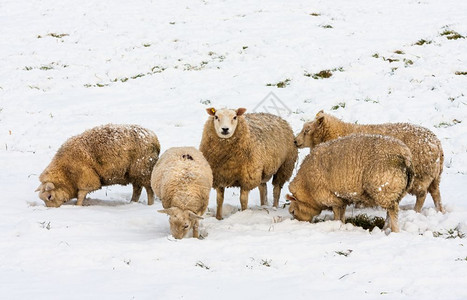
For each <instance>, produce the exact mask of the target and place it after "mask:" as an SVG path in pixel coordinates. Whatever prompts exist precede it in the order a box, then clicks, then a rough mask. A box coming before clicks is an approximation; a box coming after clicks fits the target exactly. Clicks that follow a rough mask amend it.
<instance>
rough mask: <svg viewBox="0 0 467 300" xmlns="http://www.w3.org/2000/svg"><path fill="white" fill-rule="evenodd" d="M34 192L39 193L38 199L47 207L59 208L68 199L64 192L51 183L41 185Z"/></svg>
mask: <svg viewBox="0 0 467 300" xmlns="http://www.w3.org/2000/svg"><path fill="white" fill-rule="evenodd" d="M36 192H39V198H41V199H42V201H44V202H45V206H47V207H59V206H61V205H62V204H63V203H65V202H66V201H68V198H69V197H68V193H67V192H66V191H65V190H63V189H61V188H56V187H55V185H54V184H53V183H52V182H45V183H41V185H39V187H38V188H37V189H36Z"/></svg>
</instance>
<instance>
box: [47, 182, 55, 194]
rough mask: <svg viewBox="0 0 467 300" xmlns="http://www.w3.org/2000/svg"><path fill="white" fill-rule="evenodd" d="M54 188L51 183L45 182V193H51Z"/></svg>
mask: <svg viewBox="0 0 467 300" xmlns="http://www.w3.org/2000/svg"><path fill="white" fill-rule="evenodd" d="M54 188H55V185H54V184H53V183H52V182H47V183H46V184H45V191H46V192H48V191H51V190H53V189H54Z"/></svg>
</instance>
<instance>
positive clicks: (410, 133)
mask: <svg viewBox="0 0 467 300" xmlns="http://www.w3.org/2000/svg"><path fill="white" fill-rule="evenodd" d="M352 133H367V134H381V135H386V136H391V137H394V138H396V139H399V140H401V141H402V142H403V143H404V144H406V145H407V147H409V149H410V151H411V152H412V163H413V168H414V172H415V177H414V183H413V185H412V187H411V188H410V189H409V190H408V193H409V194H412V195H415V196H416V197H417V200H416V203H415V207H414V209H415V211H416V212H420V211H421V209H422V207H423V203H424V202H425V198H426V195H427V193H428V192H429V193H430V194H431V197H432V198H433V202H434V204H435V207H436V210H438V211H440V212H444V208H443V205H442V203H441V194H440V191H439V184H440V180H441V173H442V172H443V162H444V153H443V148H442V146H441V142H440V141H439V139H438V138H437V137H436V135H435V134H434V133H433V132H431V131H430V130H428V129H427V128H424V127H421V126H417V125H413V124H409V123H385V124H375V125H358V124H353V123H346V122H343V121H341V120H339V119H337V118H336V117H334V116H332V115H329V114H326V113H324V112H323V111H320V112H318V114H317V115H316V117H315V119H314V120H313V121H310V122H307V123H305V124H304V125H303V129H302V131H301V132H300V133H299V134H298V135H297V137H296V138H295V144H296V145H297V147H298V148H304V147H310V148H313V147H315V146H317V145H318V144H320V143H323V142H327V141H330V140H334V139H337V138H339V137H343V136H347V135H349V134H352Z"/></svg>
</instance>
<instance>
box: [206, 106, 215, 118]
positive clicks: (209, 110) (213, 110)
mask: <svg viewBox="0 0 467 300" xmlns="http://www.w3.org/2000/svg"><path fill="white" fill-rule="evenodd" d="M206 112H207V113H208V115H210V116H214V115H215V114H216V109H215V108H214V107H210V108H206Z"/></svg>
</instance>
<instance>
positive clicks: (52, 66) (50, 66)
mask: <svg viewBox="0 0 467 300" xmlns="http://www.w3.org/2000/svg"><path fill="white" fill-rule="evenodd" d="M56 67H60V68H67V67H68V65H65V64H61V63H59V62H51V63H50V64H47V65H41V66H39V67H31V66H26V67H24V68H23V70H25V71H31V70H33V69H39V70H42V71H48V70H53V69H55V68H56Z"/></svg>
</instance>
